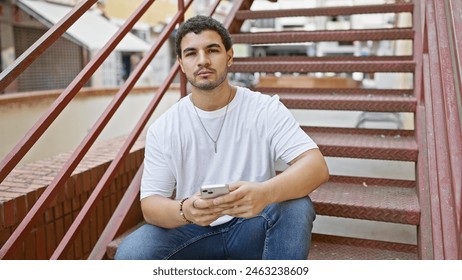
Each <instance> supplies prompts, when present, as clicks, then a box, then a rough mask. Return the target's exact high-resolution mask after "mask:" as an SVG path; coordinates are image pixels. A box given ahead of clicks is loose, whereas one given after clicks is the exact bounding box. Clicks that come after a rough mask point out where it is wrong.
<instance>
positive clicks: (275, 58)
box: [233, 55, 413, 63]
mask: <svg viewBox="0 0 462 280" xmlns="http://www.w3.org/2000/svg"><path fill="white" fill-rule="evenodd" d="M268 61H270V62H275V61H282V62H288V61H289V62H294V61H295V62H297V61H305V62H310V61H311V62H342V61H347V62H363V61H372V62H381V61H396V62H400V61H408V62H413V58H412V56H410V55H370V56H355V55H345V56H315V57H313V56H298V55H295V56H257V57H235V58H233V62H234V63H236V62H239V63H240V62H247V63H260V62H268Z"/></svg>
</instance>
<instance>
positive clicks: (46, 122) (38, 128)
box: [0, 0, 155, 259]
mask: <svg viewBox="0 0 462 280" xmlns="http://www.w3.org/2000/svg"><path fill="white" fill-rule="evenodd" d="M154 1H155V0H145V1H144V2H143V3H142V4H141V5H140V6H139V7H138V8H137V9H136V11H135V12H134V13H133V14H132V15H131V16H130V18H129V19H127V21H126V22H125V23H124V24H123V26H122V27H121V28H120V29H119V30H118V31H117V33H116V34H115V35H114V36H113V37H112V38H111V39H110V40H109V42H108V43H107V44H106V45H105V46H104V47H103V49H102V50H101V51H100V52H99V53H98V55H97V56H96V57H95V58H94V59H93V60H92V61H91V62H90V63H89V64H87V66H86V67H85V68H84V69H83V70H82V71H81V72H80V73H79V75H78V76H77V77H76V78H75V79H74V81H72V83H71V84H70V85H69V86H68V87H67V88H66V89H65V90H64V91H63V93H62V94H61V95H60V97H59V98H58V99H57V100H56V101H55V102H54V103H53V105H52V106H51V108H50V109H49V110H48V112H47V113H45V114H44V115H43V116H42V117H41V118H40V120H39V121H38V122H37V123H36V125H34V127H33V128H32V129H31V130H30V131H29V132H28V133H27V134H26V136H24V137H23V139H22V140H21V141H20V143H19V144H18V145H16V147H15V148H14V149H13V151H11V152H10V154H9V155H8V156H7V158H6V159H5V160H4V161H3V162H2V164H1V165H0V168H1V169H0V181H2V180H3V179H4V178H5V177H6V176H7V175H8V173H9V172H10V171H11V170H12V169H13V168H14V166H16V165H17V163H18V162H19V160H20V159H21V158H22V157H23V156H24V155H25V154H26V153H27V151H28V150H29V149H30V148H31V147H32V146H33V144H35V143H36V141H37V140H38V138H39V137H40V136H41V135H42V134H43V132H44V131H45V130H46V129H47V128H48V127H49V126H50V125H51V123H52V122H53V121H54V120H55V119H56V117H57V116H58V115H59V113H60V112H61V111H62V110H63V109H64V108H65V107H66V106H67V104H69V102H70V101H71V100H72V98H73V97H74V96H75V95H76V94H77V92H78V91H79V89H80V88H81V87H82V86H83V85H84V84H85V83H86V81H87V80H88V79H89V78H90V77H91V75H93V73H94V72H95V71H96V69H97V68H98V67H99V66H100V65H101V64H102V63H103V61H104V60H105V59H106V57H107V56H108V55H109V54H110V53H111V52H112V51H113V50H114V48H115V47H116V46H117V44H118V43H119V42H120V41H121V40H122V39H123V37H124V36H125V35H126V34H127V33H128V32H129V31H130V30H131V29H132V28H133V26H134V25H135V23H136V22H137V21H138V20H139V19H140V18H141V16H142V15H143V14H144V13H145V12H146V11H147V9H148V8H149V7H150V6H151V4H152V3H153V2H154ZM140 67H141V66H140ZM145 67H146V66H145ZM135 74H136V75H138V76H140V75H141V73H135V72H134V73H133V76H134V75H135ZM132 79H133V78H132ZM127 84H128V83H127ZM133 85H134V83H133ZM133 85H132V87H133ZM127 89H128V87H127ZM121 92H122V91H119V93H121ZM127 93H128V90H127ZM118 95H121V94H118ZM121 101H122V100H120V102H118V101H115V102H112V103H111V104H114V103H115V104H114V105H113V106H114V108H112V109H111V108H109V109H107V110H106V111H105V114H106V118H100V119H99V124H98V125H96V126H95V127H94V128H93V129H92V131H91V132H90V133H89V135H88V136H87V137H86V138H85V140H84V141H83V142H82V143H81V144H80V145H79V147H78V148H77V149H76V151H75V152H74V153H73V155H72V157H71V158H70V159H69V160H68V162H66V164H65V165H64V166H63V168H62V169H61V170H60V172H59V173H58V175H57V176H56V177H55V178H54V179H53V181H52V182H51V183H50V185H49V186H48V187H47V188H46V189H45V191H44V192H43V194H42V195H41V196H40V197H39V199H38V200H37V201H36V203H35V204H34V206H33V207H32V208H31V210H30V211H29V212H28V213H27V215H26V217H25V218H24V219H23V220H22V221H21V223H20V224H19V225H18V227H17V228H16V230H15V231H14V232H13V233H12V235H11V236H10V238H9V239H8V240H7V241H6V242H5V244H4V246H3V247H2V248H1V249H0V259H3V258H4V257H5V256H6V255H7V254H8V253H10V252H11V251H12V250H13V249H14V248H15V247H16V246H17V245H19V243H20V242H22V241H23V239H24V238H25V235H26V234H27V233H28V232H29V231H30V229H31V228H32V224H33V223H34V222H35V221H36V220H37V219H38V218H39V216H40V215H41V214H42V213H43V211H44V210H45V208H46V207H47V206H48V205H49V204H50V203H51V202H52V200H53V199H54V197H55V195H56V193H57V191H58V189H59V187H60V186H62V185H63V184H64V183H65V182H66V180H67V179H68V178H69V177H70V175H71V173H72V171H73V170H74V169H75V168H76V167H77V165H78V163H79V162H80V161H81V160H82V158H83V157H84V155H85V154H86V152H87V151H88V150H89V149H90V147H91V145H92V144H93V143H94V142H95V140H96V139H97V136H98V135H99V134H100V133H101V131H102V129H103V127H104V126H105V125H106V124H107V123H108V122H109V120H110V117H109V118H107V117H108V116H110V115H111V114H112V115H113V114H114V113H115V108H116V107H118V106H119V105H120V104H121ZM102 124H103V125H104V126H103V125H102Z"/></svg>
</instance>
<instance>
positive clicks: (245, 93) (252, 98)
mask: <svg viewBox="0 0 462 280" xmlns="http://www.w3.org/2000/svg"><path fill="white" fill-rule="evenodd" d="M241 90H242V91H241V92H242V97H243V98H242V101H243V102H244V103H246V104H249V105H252V106H256V107H262V108H268V107H270V106H271V105H272V104H277V103H278V102H279V96H278V95H277V94H274V95H270V94H266V93H264V92H260V91H254V90H252V89H249V88H241Z"/></svg>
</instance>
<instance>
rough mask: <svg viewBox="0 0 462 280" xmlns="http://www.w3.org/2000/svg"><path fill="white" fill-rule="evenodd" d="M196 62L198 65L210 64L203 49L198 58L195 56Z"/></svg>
mask: <svg viewBox="0 0 462 280" xmlns="http://www.w3.org/2000/svg"><path fill="white" fill-rule="evenodd" d="M197 64H198V65H199V66H208V65H210V59H209V56H208V55H207V53H206V52H205V51H200V52H199V55H198V58H197Z"/></svg>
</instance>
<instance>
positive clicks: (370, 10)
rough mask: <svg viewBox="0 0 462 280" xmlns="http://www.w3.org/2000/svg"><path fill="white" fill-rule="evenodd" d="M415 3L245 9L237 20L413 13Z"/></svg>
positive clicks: (237, 16) (238, 14)
mask: <svg viewBox="0 0 462 280" xmlns="http://www.w3.org/2000/svg"><path fill="white" fill-rule="evenodd" d="M413 10H414V4H413V3H393V4H384V5H357V6H344V7H339V6H338V7H320V8H308V9H281V10H260V11H251V10H243V11H239V12H237V14H236V17H235V19H237V20H249V19H261V18H278V17H314V16H339V15H355V14H375V13H377V14H378V13H412V12H413Z"/></svg>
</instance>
